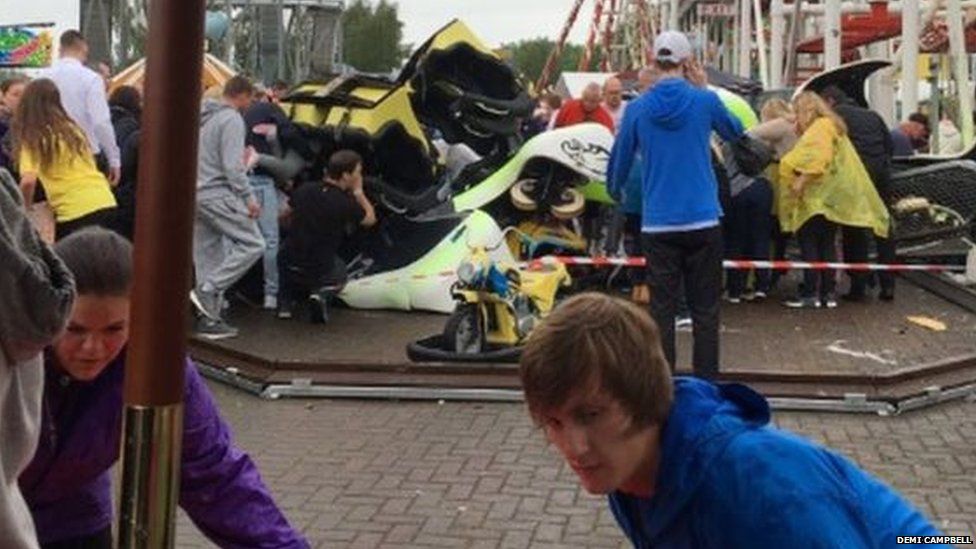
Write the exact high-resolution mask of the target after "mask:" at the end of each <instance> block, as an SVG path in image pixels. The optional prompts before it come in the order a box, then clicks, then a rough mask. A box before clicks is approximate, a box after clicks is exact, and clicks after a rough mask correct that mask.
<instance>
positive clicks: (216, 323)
mask: <svg viewBox="0 0 976 549" xmlns="http://www.w3.org/2000/svg"><path fill="white" fill-rule="evenodd" d="M253 93H254V88H253V86H252V85H251V83H250V82H249V81H248V80H247V79H246V78H244V77H242V76H234V77H232V78H231V79H230V80H228V81H227V83H226V84H225V85H224V89H223V92H222V95H221V98H220V99H213V98H207V99H204V100H203V104H202V107H201V108H202V113H201V115H200V150H199V155H200V159H199V165H198V168H197V170H198V171H197V211H196V221H195V223H194V228H193V263H194V267H195V268H196V286H195V288H194V289H193V291H192V292H190V299H191V301H192V302H193V304H194V305H195V306H196V308H197V309H198V310H199V312H200V313H201V315H202V317H201V318H200V320H199V323H198V325H197V333H198V334H199V335H200V336H201V337H205V338H208V339H222V338H228V337H234V336H236V335H237V329H236V328H234V327H233V326H231V325H229V324H227V323H226V322H225V321H224V319H223V314H222V311H223V302H224V292H226V291H227V289H229V288H230V287H231V286H232V285H233V284H234V283H235V282H237V281H238V280H239V279H240V278H241V277H242V276H244V274H245V273H247V271H248V269H250V268H251V266H253V265H254V263H255V262H256V261H257V260H258V259H260V258H261V255H262V254H263V253H264V239H263V238H262V237H261V231H260V230H259V229H258V225H257V221H256V220H257V218H258V217H259V216H260V215H261V207H260V205H259V204H258V202H257V200H256V199H255V197H254V191H253V189H252V188H251V184H250V182H249V181H248V178H247V171H246V169H245V167H244V140H245V137H246V132H247V129H246V127H245V125H244V118H243V117H242V116H241V114H240V112H239V111H240V110H241V109H244V108H245V107H247V106H248V105H249V104H250V102H251V96H252V94H253Z"/></svg>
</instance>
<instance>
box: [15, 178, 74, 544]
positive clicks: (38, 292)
mask: <svg viewBox="0 0 976 549" xmlns="http://www.w3.org/2000/svg"><path fill="white" fill-rule="evenodd" d="M73 300H74V281H73V280H72V277H71V274H70V273H69V272H68V270H67V268H65V266H64V264H63V263H61V261H60V260H59V259H58V258H57V257H56V256H55V255H54V252H52V251H51V249H50V248H48V247H47V245H45V244H44V243H43V242H41V240H40V238H39V237H38V236H37V233H36V232H35V231H34V229H33V227H32V226H31V223H30V220H29V219H28V218H27V215H26V212H25V210H24V205H23V202H22V201H21V195H20V189H19V188H18V186H17V185H16V183H14V180H13V178H12V177H11V176H10V174H9V173H8V172H7V171H6V170H4V169H2V168H0V545H2V546H3V547H4V549H21V548H28V547H29V548H34V547H37V537H36V535H35V534H34V524H33V522H32V521H31V515H30V511H29V510H28V509H27V505H26V503H24V498H23V497H22V496H21V493H20V489H19V488H18V487H17V478H18V477H19V476H20V473H21V472H22V471H23V470H24V468H25V467H26V466H27V464H28V463H30V460H31V458H32V457H33V456H34V450H35V449H36V448H37V436H38V433H39V430H40V424H41V396H42V394H43V390H44V368H43V365H42V362H41V355H40V352H41V350H42V349H43V348H44V347H45V346H46V345H48V344H49V343H50V342H51V340H52V339H54V337H55V336H56V335H57V334H58V333H59V332H60V331H61V330H62V328H64V323H65V321H66V320H67V318H68V314H69V313H70V311H71V304H72V302H73Z"/></svg>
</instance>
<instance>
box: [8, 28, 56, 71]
mask: <svg viewBox="0 0 976 549" xmlns="http://www.w3.org/2000/svg"><path fill="white" fill-rule="evenodd" d="M53 42H54V23H42V24H27V25H0V67H13V68H21V69H37V68H43V67H47V66H49V65H50V64H51V53H52V50H53Z"/></svg>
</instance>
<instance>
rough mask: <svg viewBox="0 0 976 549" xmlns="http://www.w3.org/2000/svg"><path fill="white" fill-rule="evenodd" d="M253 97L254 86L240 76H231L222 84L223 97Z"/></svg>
mask: <svg viewBox="0 0 976 549" xmlns="http://www.w3.org/2000/svg"><path fill="white" fill-rule="evenodd" d="M241 95H254V84H252V83H251V81H250V80H248V79H247V78H244V77H243V76H241V75H239V74H238V75H235V76H231V77H230V79H228V80H227V82H226V83H225V84H224V97H238V96H241Z"/></svg>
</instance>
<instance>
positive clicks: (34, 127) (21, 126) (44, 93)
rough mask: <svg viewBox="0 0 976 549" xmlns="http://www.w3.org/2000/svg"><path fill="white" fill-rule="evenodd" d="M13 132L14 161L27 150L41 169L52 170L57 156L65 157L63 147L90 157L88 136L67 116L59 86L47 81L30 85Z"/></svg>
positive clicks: (44, 79)
mask: <svg viewBox="0 0 976 549" xmlns="http://www.w3.org/2000/svg"><path fill="white" fill-rule="evenodd" d="M12 129H13V136H14V158H16V157H17V156H19V155H20V151H21V150H27V151H29V152H30V154H31V156H33V157H34V158H35V160H36V161H37V163H38V165H40V167H41V168H42V169H46V168H49V167H50V166H51V165H52V164H54V162H55V161H56V160H57V157H58V155H60V154H64V152H65V150H63V147H66V148H67V150H68V151H71V152H74V153H75V154H79V155H89V154H91V149H90V147H89V145H88V140H87V138H86V137H85V134H84V133H82V131H81V128H79V127H78V125H77V124H75V123H74V121H73V120H71V118H69V117H68V113H66V112H65V111H64V108H63V107H62V106H61V94H60V93H58V88H57V86H55V85H54V82H52V81H51V80H48V79H47V78H38V79H37V80H33V81H31V83H30V84H27V89H25V90H24V97H23V98H22V99H21V100H20V105H18V106H17V112H16V113H14V123H13V128H12Z"/></svg>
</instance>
